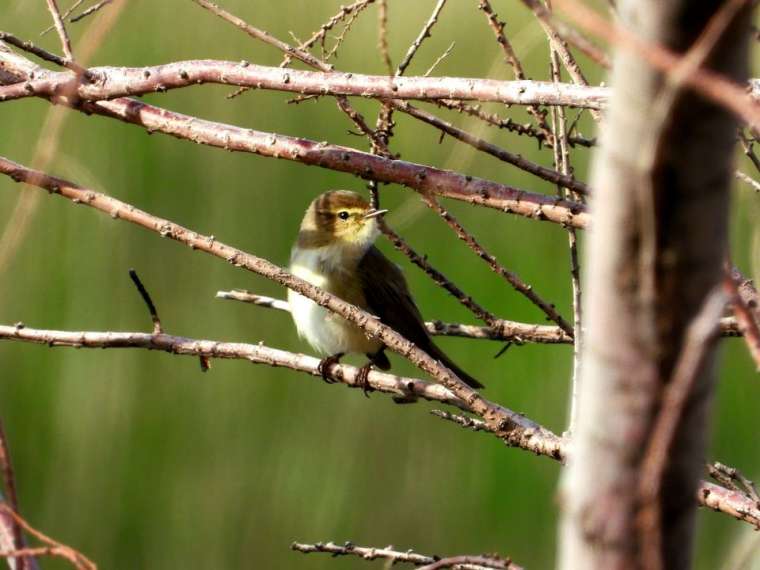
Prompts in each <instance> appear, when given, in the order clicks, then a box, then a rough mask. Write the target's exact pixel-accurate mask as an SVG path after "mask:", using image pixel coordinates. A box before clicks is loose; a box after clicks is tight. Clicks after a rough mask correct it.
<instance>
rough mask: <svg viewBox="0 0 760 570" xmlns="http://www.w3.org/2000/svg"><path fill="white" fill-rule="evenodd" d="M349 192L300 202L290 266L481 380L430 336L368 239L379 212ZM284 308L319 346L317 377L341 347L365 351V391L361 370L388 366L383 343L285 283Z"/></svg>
mask: <svg viewBox="0 0 760 570" xmlns="http://www.w3.org/2000/svg"><path fill="white" fill-rule="evenodd" d="M385 212H387V210H376V209H373V208H372V207H371V206H370V205H369V203H368V202H367V201H366V200H365V199H364V198H362V197H361V196H360V195H359V194H357V193H356V192H351V191H348V190H332V191H329V192H325V193H324V194H322V195H320V196H319V197H317V198H316V199H315V200H314V201H313V202H312V203H311V204H310V205H309V208H308V209H307V210H306V214H305V215H304V218H303V221H302V222H301V228H300V231H299V232H298V239H297V241H296V243H295V245H294V246H293V250H292V252H291V257H290V271H291V273H293V274H294V275H297V276H298V277H300V278H301V279H304V280H305V281H308V282H309V283H311V284H312V285H316V286H317V287H320V288H322V289H325V290H326V291H328V292H330V293H332V294H333V295H336V296H337V297H340V298H341V299H343V300H344V301H347V302H349V303H351V304H353V305H356V306H358V307H361V308H362V309H364V310H365V311H367V312H369V313H371V314H373V315H375V316H376V317H378V318H379V319H380V321H381V322H382V323H384V324H386V325H388V326H389V327H391V328H393V329H395V330H396V331H398V332H399V333H401V334H402V335H403V336H404V337H406V338H407V339H408V340H410V341H412V342H413V343H414V344H415V345H417V346H418V347H419V348H421V349H422V350H424V351H425V352H427V353H428V354H429V355H430V356H432V357H433V358H435V359H436V360H438V361H439V362H441V363H442V364H443V365H444V366H446V367H447V368H449V369H450V370H451V371H452V372H454V373H455V374H456V375H457V376H459V378H461V379H462V380H463V381H465V382H466V383H467V384H469V385H470V386H472V387H474V388H481V387H482V384H480V382H478V381H477V380H475V379H474V378H473V377H472V376H470V375H469V374H467V373H466V372H464V371H463V370H462V369H461V368H459V367H458V366H457V365H456V364H454V363H453V362H452V361H451V360H450V359H449V358H448V357H447V356H446V355H445V354H444V353H443V352H441V350H440V349H439V348H438V347H437V346H436V345H435V344H433V341H432V340H431V339H430V335H429V334H428V332H427V329H426V328H425V323H424V321H423V320H422V316H421V315H420V311H419V309H418V308H417V305H416V304H415V303H414V299H412V295H411V294H410V292H409V288H408V287H407V284H406V279H405V278H404V275H403V273H402V272H401V270H400V269H399V267H398V266H396V265H395V264H394V263H392V262H390V261H389V260H388V258H386V257H385V256H384V255H383V254H382V253H381V252H380V250H379V249H377V248H376V247H375V246H374V242H375V239H376V238H377V236H378V234H379V228H378V216H382V215H383V214H384V213H385ZM288 301H289V303H290V311H291V314H292V315H293V321H294V322H295V325H296V328H297V329H298V334H299V336H301V337H302V338H304V339H306V340H307V341H308V342H309V344H310V345H311V346H312V347H313V348H314V349H316V350H317V351H319V352H320V353H322V354H326V355H328V356H327V357H326V358H324V359H323V360H322V362H321V363H320V371H321V373H322V377H323V378H324V379H325V380H326V381H328V377H327V372H328V370H329V367H330V366H332V365H333V364H335V363H336V362H338V360H339V359H340V358H341V357H342V356H343V355H344V354H346V353H364V354H366V355H367V357H368V358H369V362H368V363H367V364H366V365H365V366H364V367H362V369H361V373H360V375H359V379H358V381H357V383H358V384H360V385H361V386H362V388H363V389H364V391H365V394H366V392H367V390H368V384H367V375H368V374H369V370H370V368H371V366H372V365H373V364H374V365H375V366H377V367H378V368H380V369H382V370H388V369H389V368H390V366H391V363H390V361H389V360H388V357H387V356H386V355H385V352H384V350H385V348H386V347H385V345H384V344H383V343H382V341H380V340H378V339H377V338H373V337H368V336H367V334H366V333H365V332H364V331H363V330H361V329H360V328H359V327H357V326H356V325H354V324H353V323H351V322H349V321H347V320H346V319H344V318H343V317H340V316H339V315H337V314H335V313H333V312H331V311H328V310H327V309H325V308H323V307H320V306H319V305H317V304H316V303H314V302H313V301H311V300H310V299H307V298H306V297H304V296H302V295H299V294H298V293H296V292H294V291H292V290H288Z"/></svg>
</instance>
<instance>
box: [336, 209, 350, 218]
mask: <svg viewBox="0 0 760 570" xmlns="http://www.w3.org/2000/svg"><path fill="white" fill-rule="evenodd" d="M338 217H339V218H340V219H341V220H347V219H348V212H346V211H345V210H343V211H342V212H338Z"/></svg>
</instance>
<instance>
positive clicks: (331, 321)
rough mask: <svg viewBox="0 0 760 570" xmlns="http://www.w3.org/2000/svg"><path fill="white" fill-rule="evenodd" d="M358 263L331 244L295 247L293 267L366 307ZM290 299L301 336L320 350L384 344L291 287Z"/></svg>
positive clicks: (364, 348) (360, 349)
mask: <svg viewBox="0 0 760 570" xmlns="http://www.w3.org/2000/svg"><path fill="white" fill-rule="evenodd" d="M357 263H358V261H353V260H351V259H345V257H343V252H339V251H335V249H331V248H329V247H324V248H313V249H303V248H294V250H293V254H292V256H291V262H290V271H291V273H293V275H295V276H297V277H300V278H301V279H303V280H304V281H308V282H309V283H311V284H312V285H315V286H317V287H319V288H321V289H324V290H325V291H328V292H330V293H332V294H333V295H335V296H337V297H340V298H341V299H343V300H344V301H348V302H349V303H351V304H353V305H357V306H359V307H361V308H366V299H365V297H364V293H363V291H362V287H361V282H360V280H359V275H358V272H357V271H356V265H357ZM288 302H289V303H290V311H291V314H292V316H293V321H294V322H295V325H296V328H297V330H298V334H299V336H301V337H302V338H304V339H306V340H307V341H308V342H309V344H311V345H312V346H313V347H314V348H315V349H317V350H318V351H320V352H323V353H325V354H335V353H338V352H375V351H376V350H377V349H378V348H379V346H380V344H379V342H378V341H377V340H375V339H368V338H367V337H366V335H365V334H364V332H363V331H362V330H361V329H359V328H358V327H356V325H354V324H352V323H350V322H348V321H346V320H345V319H343V318H342V317H340V316H338V315H336V314H335V313H333V312H331V311H328V310H327V309H325V308H324V307H320V306H319V305H317V304H316V303H315V302H314V301H312V300H310V299H308V298H306V297H304V296H303V295H299V294H298V293H296V292H294V291H292V290H288Z"/></svg>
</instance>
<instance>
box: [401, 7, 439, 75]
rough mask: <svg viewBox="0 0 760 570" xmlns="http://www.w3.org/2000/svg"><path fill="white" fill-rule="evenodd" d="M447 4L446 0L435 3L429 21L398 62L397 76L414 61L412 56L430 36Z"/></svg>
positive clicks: (402, 73)
mask: <svg viewBox="0 0 760 570" xmlns="http://www.w3.org/2000/svg"><path fill="white" fill-rule="evenodd" d="M445 4H446V0H438V2H437V3H436V5H435V8H433V13H432V14H430V17H429V18H428V20H427V22H425V25H424V26H422V30H420V33H419V34H418V35H417V37H416V38H415V40H414V41H413V42H412V45H410V46H409V49H408V50H406V54H404V57H403V58H402V59H401V62H400V63H399V64H398V67H396V77H399V76H401V75H404V72H405V71H406V68H407V67H409V64H410V63H411V62H412V58H414V54H416V53H417V50H418V49H420V46H421V45H422V42H424V41H425V39H427V38H429V37H430V31H431V30H432V29H433V26H435V24H436V22H437V21H438V16H439V15H440V14H441V10H443V7H444V5H445Z"/></svg>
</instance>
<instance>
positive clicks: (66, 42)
mask: <svg viewBox="0 0 760 570" xmlns="http://www.w3.org/2000/svg"><path fill="white" fill-rule="evenodd" d="M47 5H48V10H50V15H51V16H52V17H53V23H54V24H55V30H56V31H57V32H58V37H59V38H60V40H61V47H63V54H64V55H65V56H66V59H68V60H69V61H74V54H73V53H71V40H70V39H69V34H68V32H66V26H65V25H64V24H63V20H62V19H61V12H60V11H59V10H58V4H57V2H56V0H47Z"/></svg>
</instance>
